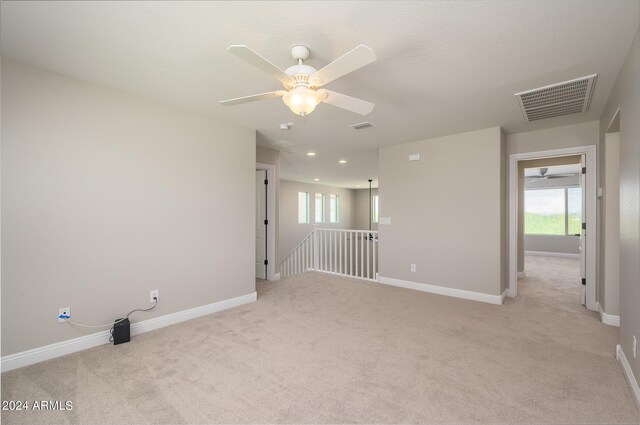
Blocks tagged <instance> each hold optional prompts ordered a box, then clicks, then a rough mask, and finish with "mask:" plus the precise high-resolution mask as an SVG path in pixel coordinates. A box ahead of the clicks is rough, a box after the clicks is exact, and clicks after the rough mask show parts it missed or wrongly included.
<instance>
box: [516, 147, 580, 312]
mask: <svg viewBox="0 0 640 425" xmlns="http://www.w3.org/2000/svg"><path fill="white" fill-rule="evenodd" d="M583 162H584V158H583V155H570V156H561V157H554V158H541V159H533V160H522V161H519V162H518V168H519V172H518V177H519V179H521V180H519V190H518V195H519V196H521V198H522V200H521V202H519V205H518V207H519V210H518V222H519V223H522V228H521V229H519V230H518V233H519V235H518V236H519V240H521V241H522V245H523V246H520V247H519V249H518V274H519V280H518V284H519V285H524V286H523V288H526V289H527V293H532V291H538V293H539V294H540V295H542V294H543V293H545V294H547V296H552V297H558V296H560V294H561V293H564V294H566V296H567V297H566V298H567V300H568V301H569V302H571V303H576V302H577V301H578V300H579V302H580V304H581V305H585V304H586V287H585V285H583V282H585V279H586V276H585V268H584V267H582V266H583V265H584V264H585V262H584V258H583V255H582V254H583V253H585V249H584V246H583V245H584V243H585V238H584V237H583V236H584V235H583V232H584V230H583V229H582V223H583V222H584V220H583V217H584V214H583V204H584V191H583V190H582V189H583V186H584V184H583V181H582V180H583V178H582V177H583V174H582V170H583V169H584V168H583Z"/></svg>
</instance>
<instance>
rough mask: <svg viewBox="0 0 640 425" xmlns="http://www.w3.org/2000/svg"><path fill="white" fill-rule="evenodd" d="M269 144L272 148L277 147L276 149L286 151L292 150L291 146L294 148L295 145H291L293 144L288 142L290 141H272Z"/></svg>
mask: <svg viewBox="0 0 640 425" xmlns="http://www.w3.org/2000/svg"><path fill="white" fill-rule="evenodd" d="M269 144H270V145H271V146H275V147H277V148H281V149H286V148H290V147H291V146H293V145H294V144H295V143H291V142H290V141H288V140H282V139H280V140H274V141H271V142H269Z"/></svg>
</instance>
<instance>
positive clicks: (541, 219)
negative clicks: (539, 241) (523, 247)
mask: <svg viewBox="0 0 640 425" xmlns="http://www.w3.org/2000/svg"><path fill="white" fill-rule="evenodd" d="M581 223H582V192H581V189H580V188H579V187H560V188H553V189H526V190H525V191H524V232H525V233H527V234H534V235H573V234H577V233H580V228H581Z"/></svg>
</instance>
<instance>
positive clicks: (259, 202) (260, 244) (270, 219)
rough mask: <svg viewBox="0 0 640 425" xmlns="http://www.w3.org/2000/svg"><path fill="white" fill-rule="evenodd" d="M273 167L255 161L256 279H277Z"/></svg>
mask: <svg viewBox="0 0 640 425" xmlns="http://www.w3.org/2000/svg"><path fill="white" fill-rule="evenodd" d="M274 175H275V167H274V166H273V165H268V164H261V163H256V175H255V223H254V225H255V238H256V244H255V274H256V279H263V280H277V279H278V274H277V273H276V272H275V269H276V264H275V252H276V238H275V235H276V229H275V227H276V226H275V216H276V214H275V211H276V210H275V201H276V199H275V198H276V195H275V182H274V177H273V176H274Z"/></svg>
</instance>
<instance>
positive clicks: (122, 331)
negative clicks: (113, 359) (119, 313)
mask: <svg viewBox="0 0 640 425" xmlns="http://www.w3.org/2000/svg"><path fill="white" fill-rule="evenodd" d="M129 341H131V323H130V322H129V319H128V318H125V319H118V320H116V321H115V323H114V324H113V345H118V344H123V343H125V342H129Z"/></svg>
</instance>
